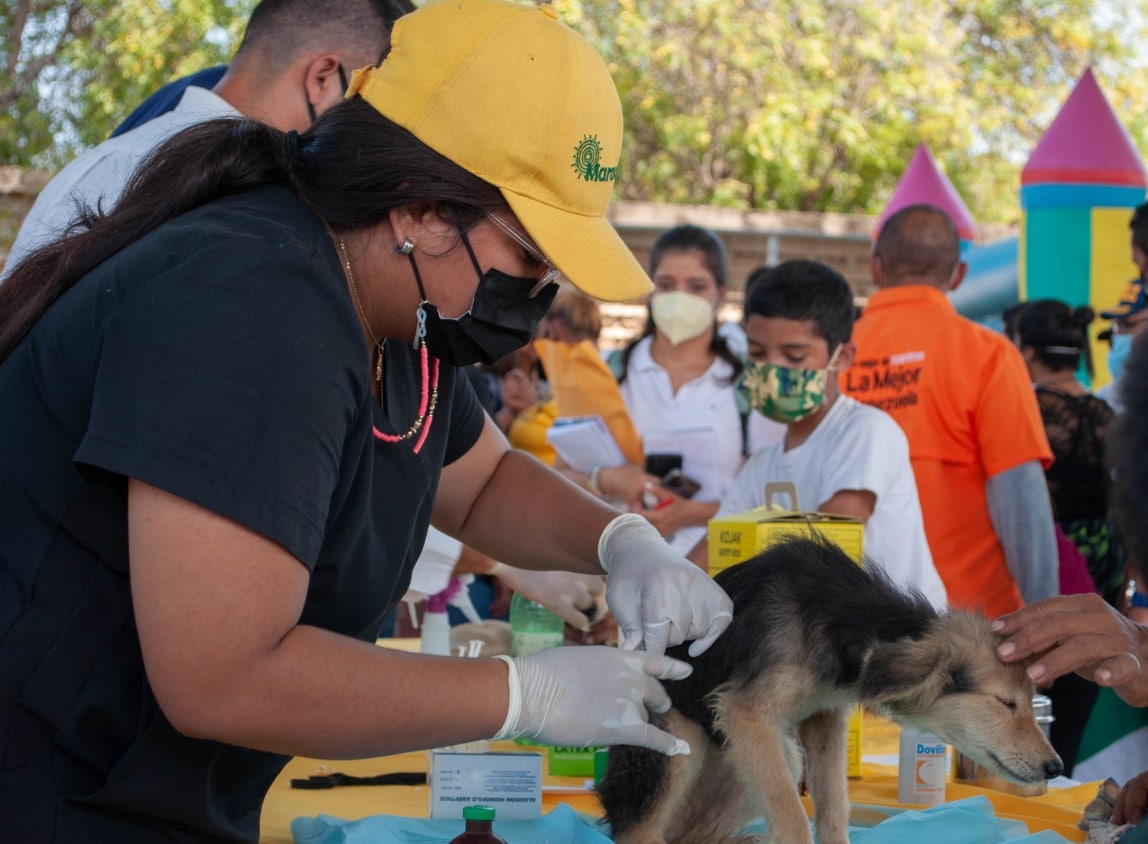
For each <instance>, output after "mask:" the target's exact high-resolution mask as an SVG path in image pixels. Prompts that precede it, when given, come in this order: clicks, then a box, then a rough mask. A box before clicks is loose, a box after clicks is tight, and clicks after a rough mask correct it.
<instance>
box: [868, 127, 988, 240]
mask: <svg viewBox="0 0 1148 844" xmlns="http://www.w3.org/2000/svg"><path fill="white" fill-rule="evenodd" d="M918 203H927V204H929V205H935V206H936V207H937V208H940V209H941V210H942V211H944V212H945V213H946V214H948V215H949V216H950V217H952V218H953V222H954V223H956V224H957V231H959V232H960V234H961V240H974V239H975V238H976V231H977V224H976V222H975V221H974V220H973V215H972V214H971V213H970V212H969V208H968V206H967V205H965V201H964V200H963V199H961V195H960V194H959V193H957V189H956V188H954V187H953V183H952V182H950V181H949V179H948V177H946V176H945V174H944V173H942V172H941V171H940V170H938V169H937V163H936V162H935V161H934V160H933V156H932V155H931V154H930V153H929V149H928V147H926V146H925V145H924V144H921V145H920V146H918V147H917V151H916V152H915V153H913V159H912V160H911V161H910V162H909V166H908V167H907V168H906V170H905V173H904V175H902V176H901V181H899V182H898V183H897V188H896V190H894V191H893V196H892V197H891V198H890V199H889V203H888V204H887V205H886V206H885V210H884V211H882V212H881V217H880V219H879V220H878V221H877V228H876V231H878V232H879V231H881V226H883V225H884V224H885V220H887V219H888V218H889V217H890V216H891V215H892V214H894V213H895V212H897V211H900V210H901V209H902V208H904V207H905V206H906V205H916V204H918Z"/></svg>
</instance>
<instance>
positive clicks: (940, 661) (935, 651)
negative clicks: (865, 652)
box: [859, 635, 952, 708]
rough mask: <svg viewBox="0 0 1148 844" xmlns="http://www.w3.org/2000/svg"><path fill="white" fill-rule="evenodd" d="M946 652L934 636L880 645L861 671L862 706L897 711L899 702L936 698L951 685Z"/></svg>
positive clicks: (875, 648)
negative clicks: (890, 708) (889, 708)
mask: <svg viewBox="0 0 1148 844" xmlns="http://www.w3.org/2000/svg"><path fill="white" fill-rule="evenodd" d="M947 651H948V649H947V648H946V647H945V645H944V642H943V640H942V639H941V638H940V637H939V636H936V635H931V636H925V637H923V638H920V639H901V640H900V641H897V642H881V643H879V644H878V645H877V646H875V647H874V648H873V650H872V651H870V653H869V656H868V658H867V659H866V660H865V662H864V664H863V665H862V667H861V677H860V683H859V684H860V698H861V702H862V703H863V704H866V705H886V706H891V707H892V708H896V707H895V702H896V701H899V700H903V701H908V700H909V699H914V700H915V701H918V702H920V701H921V700H922V699H928V700H932V699H935V698H937V697H939V696H940V695H941V693H942V692H943V691H944V690H945V688H946V686H947V685H949V684H951V682H952V676H951V672H950V670H949V668H950V665H949V663H950V662H951V660H950V658H949V654H948V653H947Z"/></svg>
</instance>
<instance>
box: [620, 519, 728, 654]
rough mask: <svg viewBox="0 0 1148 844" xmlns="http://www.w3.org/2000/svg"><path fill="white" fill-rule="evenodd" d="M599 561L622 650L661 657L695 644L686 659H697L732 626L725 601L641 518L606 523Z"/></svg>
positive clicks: (705, 576)
mask: <svg viewBox="0 0 1148 844" xmlns="http://www.w3.org/2000/svg"><path fill="white" fill-rule="evenodd" d="M598 559H599V560H600V562H601V564H602V569H603V570H604V571H605V572H606V603H607V604H608V605H609V607H610V612H612V613H613V614H614V617H615V618H616V619H618V625H619V626H620V627H621V628H622V637H623V639H622V649H623V650H636V649H638V648H639V647H641V646H643V645H644V646H645V650H646V651H648V652H649V653H652V654H657V655H661V654H664V653H665V652H666V648H667V647H672V646H674V645H680V644H681V643H682V642H686V641H689V640H693V644H691V645H690V649H689V653H690V656H699V655H700V654H702V653H704V652H705V651H706V649H708V648H709V646H710V645H712V644H713V643H714V641H715V640H716V639H717V637H718V636H720V635H721V634H722V632H723V631H724V630H725V629H726V628H727V627H729V623H730V621H732V620H733V601H731V600H730V598H729V595H727V594H726V593H725V591H723V590H722V588H721V587H720V586H718V585H717V584H716V583H714V581H713V579H712V578H711V577H710V576H709V575H708V574H706V573H705V572H703V571H702V570H701V569H699V568H698V567H697V566H695V565H694V564H693V563H691V562H690V561H689V560H687V559H686V558H685V557H683V556H682V555H681V554H679V553H678V552H676V551H674V550H673V549H672V548H670V546H669V545H667V544H666V541H665V540H664V539H663V538H662V536H661V534H659V533H658V532H657V530H655V529H654V528H653V527H652V526H651V525H650V523H649V522H647V521H646V520H645V519H643V518H642V517H641V516H638V515H636V514H634V513H625V514H623V515H621V516H618V517H617V518H616V519H614V520H613V521H612V522H610V524H609V525H607V526H606V529H605V530H604V531H602V538H601V539H599V540H598Z"/></svg>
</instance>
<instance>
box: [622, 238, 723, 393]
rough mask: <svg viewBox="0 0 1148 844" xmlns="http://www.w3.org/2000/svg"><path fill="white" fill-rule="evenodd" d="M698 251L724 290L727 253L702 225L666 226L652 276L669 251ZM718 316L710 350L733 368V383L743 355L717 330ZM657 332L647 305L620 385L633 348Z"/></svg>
mask: <svg viewBox="0 0 1148 844" xmlns="http://www.w3.org/2000/svg"><path fill="white" fill-rule="evenodd" d="M690 251H697V252H700V253H701V255H702V261H703V262H704V263H705V265H706V269H707V270H709V271H710V275H712V276H713V277H714V281H716V282H717V286H718V289H720V290H724V289H725V286H726V266H727V262H726V256H725V246H723V245H722V242H721V239H720V238H719V237H718V236H717V235H716V234H714V233H713V232H711V231H710V230H709V229H703V228H702V227H701V226H691V225H688V224H687V225H681V226H674V227H673V228H672V229H667V230H666V231H664V232H662V233H661V234H660V235H658V239H657V240H655V241H654V247H653V249H651V250H650V275H651V276H653V275H654V274H655V273H657V271H658V264H660V263H661V262H662V259H663V258H664V257H665V256H666V253H667V252H690ZM717 329H718V326H717V318H716V317H715V318H714V325H713V329H712V333H711V334H710V351H711V352H713V353H714V354H715V355H717V356H718V357H719V358H721V359H722V360H724V361H725V362H726V363H728V364H729V365H730V366H732V367H733V374H732V375H731V376H730V379H729V383H731V384H732V383H734V382H735V381H736V380H737V379H738V377H739V376H740V375H741V371H742V369H744V365H743V364H742V362H741V358H739V357H738V356H737V355H735V354H734V353H733V350H732V349H730V347H729V344H728V343H726V340H725V338H724V337H722V336H721V335H720V334H719V333H718V330H717ZM654 331H655V326H654V317H653V312H652V311H651V310H650V309H649V306H648V305H647V307H646V327H645V328H644V329H643V330H642V333H641V334H639V335H638V336H637V337H636V338H635V339H634V340H632V341H631V342H630V343H629V345H627V346H626V348H624V349H622V365H621V371H622V374H621V376H620V377H619V378H618V383H619V384H621V383H623V382H624V381H625V380H626V376H627V375H628V374H629V373H630V356H631V355H633V354H634V349H635V348H636V347H637V345H638V344H639V343H641V342H642V341H643V340H644V339H646V338H647V337H649V336H650V335H651V334H653V333H654Z"/></svg>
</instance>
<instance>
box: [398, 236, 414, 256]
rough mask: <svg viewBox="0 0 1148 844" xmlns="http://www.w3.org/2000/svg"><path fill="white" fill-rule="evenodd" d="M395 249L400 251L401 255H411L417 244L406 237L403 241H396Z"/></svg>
mask: <svg viewBox="0 0 1148 844" xmlns="http://www.w3.org/2000/svg"><path fill="white" fill-rule="evenodd" d="M395 251H396V252H398V253H399V254H400V255H410V254H411V253H412V252H414V251H415V245H414V244H413V243H411V242H410V240H408V239H407V238H405V237H404V238H403V242H402V243H396V244H395Z"/></svg>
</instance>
